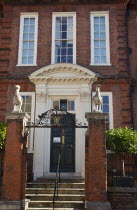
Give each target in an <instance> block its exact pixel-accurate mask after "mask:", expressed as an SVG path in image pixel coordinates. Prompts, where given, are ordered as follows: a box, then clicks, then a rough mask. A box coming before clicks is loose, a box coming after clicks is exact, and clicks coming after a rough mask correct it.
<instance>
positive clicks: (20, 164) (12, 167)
mask: <svg viewBox="0 0 137 210" xmlns="http://www.w3.org/2000/svg"><path fill="white" fill-rule="evenodd" d="M6 118H7V137H6V151H5V161H4V175H3V195H2V196H3V200H4V201H23V200H24V199H25V187H26V146H25V144H26V143H25V142H26V141H25V140H24V125H25V121H27V115H26V114H23V113H11V114H7V116H6Z"/></svg>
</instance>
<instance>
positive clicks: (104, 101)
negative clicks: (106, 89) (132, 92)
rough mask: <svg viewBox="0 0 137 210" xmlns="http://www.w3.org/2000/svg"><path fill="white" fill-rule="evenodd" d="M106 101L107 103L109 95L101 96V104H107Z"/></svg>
mask: <svg viewBox="0 0 137 210" xmlns="http://www.w3.org/2000/svg"><path fill="white" fill-rule="evenodd" d="M108 103H109V97H108V96H103V104H108Z"/></svg>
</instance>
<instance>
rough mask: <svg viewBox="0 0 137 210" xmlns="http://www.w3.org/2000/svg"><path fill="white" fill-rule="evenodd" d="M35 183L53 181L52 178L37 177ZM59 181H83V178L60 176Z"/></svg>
mask: <svg viewBox="0 0 137 210" xmlns="http://www.w3.org/2000/svg"><path fill="white" fill-rule="evenodd" d="M34 182H35V183H37V182H38V183H55V179H54V178H47V179H46V178H37V179H36V180H35V181H34ZM61 183H84V179H80V178H61Z"/></svg>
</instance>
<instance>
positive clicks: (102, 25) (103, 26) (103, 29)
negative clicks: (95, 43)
mask: <svg viewBox="0 0 137 210" xmlns="http://www.w3.org/2000/svg"><path fill="white" fill-rule="evenodd" d="M100 31H101V32H103V31H105V24H101V25H100Z"/></svg>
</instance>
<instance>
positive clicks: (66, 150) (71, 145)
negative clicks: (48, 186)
mask: <svg viewBox="0 0 137 210" xmlns="http://www.w3.org/2000/svg"><path fill="white" fill-rule="evenodd" d="M72 118H73V120H75V115H72ZM72 118H70V119H66V124H67V125H70V127H68V128H61V127H57V128H51V156H50V171H51V172H55V171H56V169H57V163H58V157H59V153H60V150H61V162H60V171H61V172H74V171H75V127H73V126H71V122H70V121H71V120H72ZM61 119H63V120H65V116H62V117H61ZM60 123H61V120H60Z"/></svg>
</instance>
